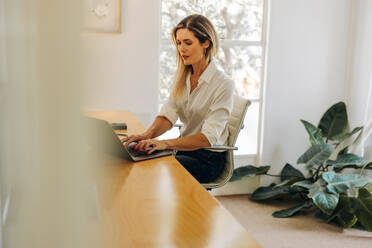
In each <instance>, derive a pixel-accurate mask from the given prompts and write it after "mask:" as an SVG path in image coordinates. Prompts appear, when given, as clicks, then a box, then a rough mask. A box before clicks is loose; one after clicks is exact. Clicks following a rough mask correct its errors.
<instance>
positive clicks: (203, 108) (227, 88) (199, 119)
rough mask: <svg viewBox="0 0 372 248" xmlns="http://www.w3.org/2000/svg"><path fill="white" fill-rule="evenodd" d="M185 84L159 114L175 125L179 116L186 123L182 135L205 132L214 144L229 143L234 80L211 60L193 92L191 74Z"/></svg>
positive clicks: (170, 98) (169, 99)
mask: <svg viewBox="0 0 372 248" xmlns="http://www.w3.org/2000/svg"><path fill="white" fill-rule="evenodd" d="M186 86H187V87H186V89H185V91H184V92H183V94H182V95H181V96H180V97H179V99H177V100H174V98H173V97H172V96H170V97H169V98H168V100H167V102H165V103H164V105H163V106H162V108H161V110H160V112H159V114H158V116H163V117H165V118H167V119H168V120H169V121H170V122H171V123H172V124H173V125H174V124H175V123H176V121H177V119H178V118H180V120H181V122H182V123H183V124H184V125H183V127H182V128H181V137H184V136H190V135H193V134H197V133H202V134H204V135H205V137H206V138H207V139H208V141H209V143H210V144H211V145H227V138H228V135H229V133H228V130H227V121H228V119H229V117H230V113H231V109H232V106H233V93H234V89H235V85H234V82H233V81H232V80H231V79H230V78H229V77H228V76H227V75H226V74H225V73H224V72H222V71H221V70H219V69H218V68H217V66H216V64H215V63H214V62H213V61H211V62H210V63H209V65H208V67H207V68H206V69H205V71H204V72H203V73H202V74H201V75H200V78H199V80H198V85H197V87H196V88H195V89H194V90H193V91H192V93H191V94H190V87H191V86H190V76H189V77H187V80H186Z"/></svg>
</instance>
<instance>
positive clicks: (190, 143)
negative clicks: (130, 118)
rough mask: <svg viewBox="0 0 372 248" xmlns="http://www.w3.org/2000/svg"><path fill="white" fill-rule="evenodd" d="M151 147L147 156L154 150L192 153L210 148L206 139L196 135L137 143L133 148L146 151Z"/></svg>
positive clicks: (199, 134)
mask: <svg viewBox="0 0 372 248" xmlns="http://www.w3.org/2000/svg"><path fill="white" fill-rule="evenodd" d="M150 146H151V147H152V149H151V150H150V151H149V154H151V153H152V152H154V151H156V150H165V149H172V150H179V151H193V150H197V149H200V148H207V147H210V146H211V144H210V143H209V141H208V139H207V138H206V137H205V135H204V134H202V133H198V134H194V135H190V136H186V137H182V138H177V139H168V140H154V139H147V140H142V141H140V142H138V144H137V145H136V146H135V147H134V148H135V149H137V150H146V149H147V148H148V147H150Z"/></svg>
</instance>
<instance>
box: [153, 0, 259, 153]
mask: <svg viewBox="0 0 372 248" xmlns="http://www.w3.org/2000/svg"><path fill="white" fill-rule="evenodd" d="M265 9H266V0H162V14H161V16H162V22H161V51H160V101H159V102H160V106H161V105H162V104H163V103H164V102H165V101H166V99H167V98H168V96H169V93H170V89H171V85H172V83H173V77H174V74H175V71H176V67H177V65H176V50H175V47H174V46H173V44H172V39H171V30H172V28H173V27H174V26H175V25H176V24H177V23H178V22H179V21H180V20H181V19H183V18H184V17H186V16H187V15H190V14H194V13H200V14H202V15H205V16H206V17H208V18H209V19H210V20H211V21H212V23H213V24H214V26H215V28H216V31H217V34H218V36H219V39H220V50H219V51H218V54H217V63H218V64H219V66H221V67H222V68H223V69H224V71H225V72H226V73H227V74H228V75H230V77H231V78H232V79H233V80H234V81H235V84H236V91H237V93H238V94H239V95H241V96H244V97H246V98H248V99H250V100H251V102H252V104H251V106H250V107H249V109H248V112H247V115H246V118H245V121H244V124H245V128H244V129H243V130H242V131H241V133H240V135H239V138H238V141H237V146H238V147H239V150H238V151H237V152H236V154H238V155H256V154H257V152H258V140H259V137H258V133H259V123H260V112H261V105H262V104H261V103H262V81H263V75H264V71H263V69H264V67H263V65H264V54H265V52H264V48H265V18H266V10H265Z"/></svg>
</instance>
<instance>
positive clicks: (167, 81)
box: [159, 44, 177, 105]
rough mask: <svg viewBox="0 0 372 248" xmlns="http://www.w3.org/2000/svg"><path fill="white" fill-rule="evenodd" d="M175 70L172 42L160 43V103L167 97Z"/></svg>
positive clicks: (174, 51) (175, 63) (174, 50)
mask: <svg viewBox="0 0 372 248" xmlns="http://www.w3.org/2000/svg"><path fill="white" fill-rule="evenodd" d="M176 70H177V62H176V49H175V47H174V46H173V44H171V45H168V44H161V50H160V99H159V102H160V105H163V103H164V102H165V101H166V100H167V99H168V96H169V94H170V91H171V89H172V84H173V79H174V75H175V73H176Z"/></svg>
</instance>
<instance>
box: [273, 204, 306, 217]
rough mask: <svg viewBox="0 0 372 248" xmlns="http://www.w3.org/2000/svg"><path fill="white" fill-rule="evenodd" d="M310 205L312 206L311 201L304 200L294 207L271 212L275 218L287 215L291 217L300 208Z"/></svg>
mask: <svg viewBox="0 0 372 248" xmlns="http://www.w3.org/2000/svg"><path fill="white" fill-rule="evenodd" d="M310 206H312V202H311V201H306V202H303V203H301V204H298V205H296V206H294V207H291V208H288V209H283V210H279V211H276V212H274V213H273V216H274V217H276V218H288V217H291V216H293V215H295V214H297V213H299V212H300V211H301V210H302V209H304V208H308V207H310Z"/></svg>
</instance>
